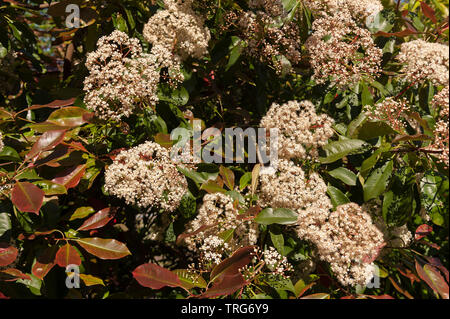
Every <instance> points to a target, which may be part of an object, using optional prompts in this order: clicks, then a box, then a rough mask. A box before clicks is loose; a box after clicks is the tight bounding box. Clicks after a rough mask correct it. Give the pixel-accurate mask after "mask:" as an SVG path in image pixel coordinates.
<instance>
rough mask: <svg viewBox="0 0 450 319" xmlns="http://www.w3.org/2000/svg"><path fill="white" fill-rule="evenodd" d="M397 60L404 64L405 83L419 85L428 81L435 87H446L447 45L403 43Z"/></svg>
mask: <svg viewBox="0 0 450 319" xmlns="http://www.w3.org/2000/svg"><path fill="white" fill-rule="evenodd" d="M397 59H398V60H399V61H400V62H401V63H404V64H405V66H404V67H403V69H402V72H403V76H404V78H405V79H406V80H407V81H409V82H411V83H414V84H420V83H423V82H424V81H426V80H429V81H431V82H432V83H433V84H434V85H436V86H437V85H444V86H448V83H449V69H448V62H449V49H448V45H444V44H440V43H431V42H426V41H424V40H421V39H419V40H414V41H410V42H405V43H403V44H402V46H401V51H400V53H399V55H398V56H397Z"/></svg>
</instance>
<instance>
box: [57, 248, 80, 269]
mask: <svg viewBox="0 0 450 319" xmlns="http://www.w3.org/2000/svg"><path fill="white" fill-rule="evenodd" d="M55 262H56V264H57V265H58V266H60V267H63V268H66V267H67V266H68V265H77V266H79V265H81V257H80V254H79V253H78V251H77V250H76V249H75V247H73V246H71V245H69V244H65V245H64V246H62V247H61V248H60V249H59V250H58V252H57V253H56V257H55Z"/></svg>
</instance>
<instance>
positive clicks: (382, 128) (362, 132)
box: [358, 122, 396, 141]
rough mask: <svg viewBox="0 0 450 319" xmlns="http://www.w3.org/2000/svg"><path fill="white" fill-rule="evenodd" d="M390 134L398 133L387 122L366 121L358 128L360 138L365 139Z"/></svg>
mask: <svg viewBox="0 0 450 319" xmlns="http://www.w3.org/2000/svg"><path fill="white" fill-rule="evenodd" d="M390 134H396V131H395V130H394V129H392V127H390V126H389V125H388V124H387V123H386V122H365V123H364V124H362V125H361V127H360V128H359V130H358V138H359V139H361V140H365V141H367V140H371V139H373V138H376V137H379V136H385V135H390Z"/></svg>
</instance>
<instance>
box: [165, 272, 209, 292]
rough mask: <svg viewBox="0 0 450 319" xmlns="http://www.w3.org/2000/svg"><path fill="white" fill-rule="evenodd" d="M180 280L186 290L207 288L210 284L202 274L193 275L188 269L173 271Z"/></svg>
mask: <svg viewBox="0 0 450 319" xmlns="http://www.w3.org/2000/svg"><path fill="white" fill-rule="evenodd" d="M173 273H175V274H176V275H177V276H178V279H180V281H181V284H182V285H183V287H184V288H185V289H192V288H194V287H198V288H206V287H207V286H208V284H207V283H206V281H205V279H203V277H202V276H201V275H200V274H196V273H193V272H192V271H190V270H187V269H176V270H174V271H173Z"/></svg>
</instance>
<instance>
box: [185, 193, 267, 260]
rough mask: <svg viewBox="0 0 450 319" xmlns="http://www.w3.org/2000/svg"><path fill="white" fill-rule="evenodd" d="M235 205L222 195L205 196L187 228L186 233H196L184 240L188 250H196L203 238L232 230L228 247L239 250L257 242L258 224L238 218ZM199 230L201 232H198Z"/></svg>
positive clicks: (230, 199)
mask: <svg viewBox="0 0 450 319" xmlns="http://www.w3.org/2000/svg"><path fill="white" fill-rule="evenodd" d="M238 215H239V209H238V205H237V203H236V202H235V201H234V200H233V198H231V197H230V196H228V195H225V194H222V193H214V194H206V195H205V196H204V197H203V204H202V206H201V207H200V209H199V210H198V214H197V216H196V218H195V219H194V220H193V221H192V222H190V223H189V225H188V226H187V231H186V233H188V234H189V233H196V232H198V233H196V234H195V235H192V236H189V237H187V238H185V239H184V242H185V243H186V245H187V246H188V248H189V249H190V250H192V251H196V250H198V247H199V245H200V246H201V245H203V242H204V240H205V238H207V237H209V236H212V235H219V234H221V233H223V232H224V231H228V230H232V229H233V230H234V233H233V237H232V239H231V242H230V245H231V247H233V248H239V247H244V246H249V245H254V244H255V243H256V241H257V240H258V234H259V230H258V224H256V223H253V222H252V221H244V220H241V219H239V218H238ZM199 230H201V231H199Z"/></svg>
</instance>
